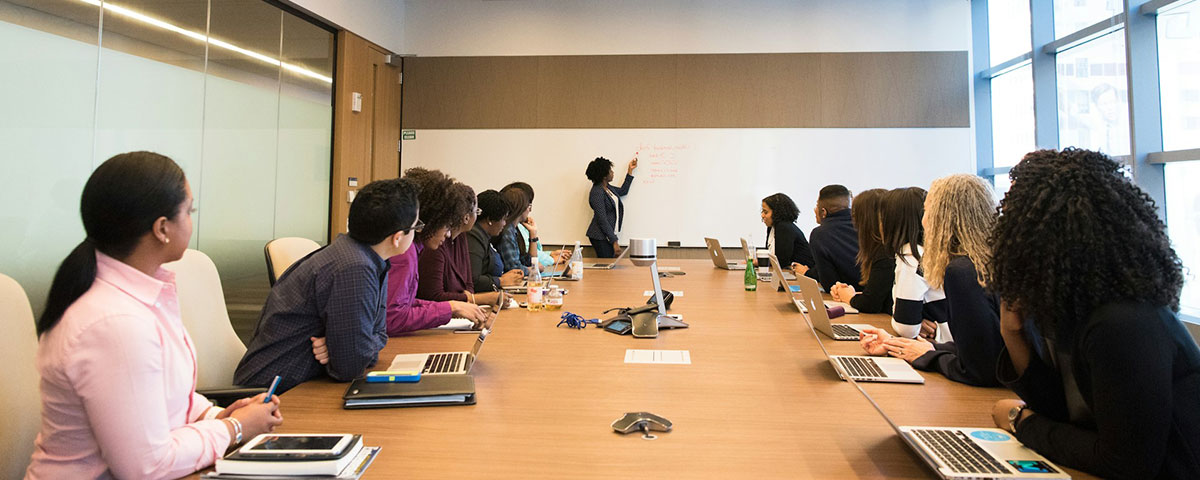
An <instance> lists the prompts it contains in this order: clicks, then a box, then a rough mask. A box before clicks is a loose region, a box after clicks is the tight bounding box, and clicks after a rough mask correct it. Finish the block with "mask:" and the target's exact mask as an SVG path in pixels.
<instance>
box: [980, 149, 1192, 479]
mask: <svg viewBox="0 0 1200 480" xmlns="http://www.w3.org/2000/svg"><path fill="white" fill-rule="evenodd" d="M1009 175H1010V178H1012V187H1011V188H1010V189H1009V191H1008V194H1007V195H1006V196H1005V197H1004V200H1003V201H1002V202H1001V203H1000V212H1001V213H1000V218H999V220H998V221H997V223H996V228H995V231H994V233H993V234H992V236H991V247H992V248H991V250H992V263H991V268H990V271H989V274H988V275H989V280H988V283H989V284H990V285H991V286H992V288H994V289H995V290H996V292H997V294H998V295H999V297H1000V299H1001V300H1002V302H1003V304H1002V305H1003V306H1002V313H1001V319H1000V326H1001V327H1000V329H1001V334H1002V335H1003V338H1004V344H1005V346H1006V347H1007V348H1006V350H1004V351H1003V352H1002V356H1001V357H1000V362H999V363H1000V364H999V367H998V370H997V376H998V377H999V379H1000V380H1001V381H1002V382H1004V384H1006V385H1008V386H1009V387H1010V388H1012V389H1013V391H1014V392H1016V393H1017V395H1019V396H1020V397H1021V399H1022V400H1023V401H1021V400H1001V401H999V402H997V403H996V406H995V407H994V408H993V411H992V416H993V419H994V421H995V422H996V425H997V426H999V427H1001V428H1005V429H1008V430H1009V431H1012V432H1013V433H1014V434H1015V435H1016V437H1017V439H1019V440H1020V441H1021V442H1022V443H1024V444H1025V445H1026V446H1028V447H1030V448H1032V449H1034V450H1036V451H1038V452H1039V453H1041V454H1043V455H1045V456H1046V457H1047V458H1049V459H1051V460H1053V461H1055V462H1058V463H1061V464H1063V465H1066V466H1069V467H1073V468H1078V469H1080V470H1083V471H1086V472H1089V473H1091V474H1094V475H1099V476H1102V477H1106V478H1109V477H1111V478H1200V408H1198V407H1200V400H1197V399H1200V349H1198V348H1197V347H1196V344H1195V343H1194V342H1193V341H1192V339H1191V336H1190V335H1189V334H1188V332H1187V330H1185V328H1184V326H1183V324H1182V323H1180V321H1179V319H1178V318H1177V317H1176V312H1177V311H1178V309H1179V294H1180V289H1181V288H1182V286H1183V275H1182V272H1181V264H1180V262H1179V257H1177V256H1176V255H1175V251H1174V250H1172V249H1171V244H1170V240H1169V239H1168V238H1167V234H1166V231H1165V227H1164V225H1163V222H1162V220H1161V219H1160V218H1159V217H1158V214H1157V212H1156V210H1155V205H1154V202H1153V200H1151V199H1150V197H1149V196H1148V195H1146V194H1145V193H1144V192H1142V191H1141V190H1140V189H1139V188H1138V187H1137V186H1135V185H1134V184H1133V183H1132V182H1131V181H1130V180H1129V179H1128V178H1127V177H1125V175H1124V174H1123V173H1122V172H1121V167H1120V165H1118V164H1117V163H1116V162H1114V161H1112V160H1110V159H1109V158H1108V157H1106V156H1105V155H1104V154H1101V153H1097V152H1092V151H1087V150H1080V149H1074V148H1068V149H1066V150H1063V151H1062V152H1058V151H1054V150H1039V151H1036V152H1032V153H1030V154H1028V155H1026V156H1025V158H1024V159H1022V160H1021V163H1019V164H1017V166H1015V167H1013V168H1012V171H1011V172H1010V173H1009Z"/></svg>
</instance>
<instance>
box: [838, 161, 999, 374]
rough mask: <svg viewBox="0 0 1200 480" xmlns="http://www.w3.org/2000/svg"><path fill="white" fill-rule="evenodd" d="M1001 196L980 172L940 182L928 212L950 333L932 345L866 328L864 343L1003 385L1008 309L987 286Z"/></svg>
mask: <svg viewBox="0 0 1200 480" xmlns="http://www.w3.org/2000/svg"><path fill="white" fill-rule="evenodd" d="M993 198H994V197H993V196H992V187H991V185H990V184H988V183H987V181H985V180H984V179H982V178H979V177H977V176H975V175H967V174H958V175H950V176H948V177H942V178H939V179H937V180H934V181H933V185H931V186H930V188H929V195H928V196H927V197H926V198H925V202H924V212H925V213H924V215H923V216H922V217H921V224H922V226H923V227H924V231H925V251H924V255H923V256H922V257H921V260H920V266H921V270H922V271H923V273H924V275H923V278H924V281H925V282H927V283H928V288H929V289H931V290H936V291H941V292H943V293H944V295H945V300H944V301H942V302H941V303H942V304H944V305H945V312H946V317H945V321H944V322H941V323H939V325H938V328H939V330H942V329H945V330H946V331H944V332H940V333H941V335H939V340H940V341H937V342H929V341H927V340H925V339H924V338H917V339H910V338H904V337H892V336H891V335H889V334H888V333H887V332H884V331H883V330H881V329H864V331H863V332H862V333H863V338H862V340H861V344H862V346H863V348H864V349H865V350H866V351H867V352H868V353H870V354H872V355H891V356H893V357H898V358H902V359H904V360H906V361H908V362H909V363H911V364H912V365H913V367H916V368H918V369H921V370H926V371H935V372H939V373H941V374H942V375H945V376H946V378H948V379H950V380H954V381H956V382H961V383H966V384H968V385H976V386H994V385H998V384H999V382H997V381H996V375H995V372H996V359H997V358H999V356H1000V350H1001V349H1002V348H1003V347H1004V342H1003V340H1001V338H1000V326H999V324H1000V310H999V305H998V304H997V302H996V297H995V296H994V295H992V294H991V293H989V292H988V291H986V290H985V289H984V283H983V279H984V278H985V276H986V274H987V270H988V261H989V259H990V258H991V255H990V253H989V250H988V244H987V242H988V236H989V235H991V233H992V226H993V225H995V223H996V204H995V200H994V199H993ZM897 301H900V300H899V299H897ZM899 309H900V308H898V310H899ZM910 328H912V327H910ZM898 331H899V330H898Z"/></svg>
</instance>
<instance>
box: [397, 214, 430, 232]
mask: <svg viewBox="0 0 1200 480" xmlns="http://www.w3.org/2000/svg"><path fill="white" fill-rule="evenodd" d="M424 229H425V222H422V221H421V219H419V218H418V219H417V223H414V224H413V226H411V227H409V228H402V229H400V231H401V232H408V231H411V232H413V233H421V230H424Z"/></svg>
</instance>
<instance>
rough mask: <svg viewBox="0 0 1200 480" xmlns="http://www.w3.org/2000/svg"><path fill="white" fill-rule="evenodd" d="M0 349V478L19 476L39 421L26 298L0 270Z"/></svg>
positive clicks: (31, 327)
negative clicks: (0, 327)
mask: <svg viewBox="0 0 1200 480" xmlns="http://www.w3.org/2000/svg"><path fill="white" fill-rule="evenodd" d="M0 319H4V324H5V329H4V330H5V331H4V335H0V351H3V352H4V356H5V363H7V368H6V370H7V373H8V374H7V375H6V378H5V385H4V388H2V389H0V465H2V467H0V478H21V477H23V476H25V467H27V466H29V456H30V455H32V454H33V439H34V438H36V437H37V433H38V429H39V428H40V427H41V424H42V416H41V411H42V399H41V397H40V396H39V394H38V391H39V390H38V371H37V367H36V363H35V362H36V358H37V346H38V337H37V333H36V332H37V330H36V328H35V327H34V321H33V309H31V308H30V307H29V298H28V297H26V296H25V290H24V289H22V288H21V285H19V284H17V282H16V280H13V279H12V278H9V277H7V276H5V275H3V274H0Z"/></svg>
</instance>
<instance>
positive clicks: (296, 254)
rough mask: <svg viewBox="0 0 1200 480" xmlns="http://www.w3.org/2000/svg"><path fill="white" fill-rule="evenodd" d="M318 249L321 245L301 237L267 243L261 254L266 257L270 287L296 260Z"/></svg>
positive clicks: (278, 239)
mask: <svg viewBox="0 0 1200 480" xmlns="http://www.w3.org/2000/svg"><path fill="white" fill-rule="evenodd" d="M318 248H321V245H319V244H317V242H314V241H312V240H309V239H307V238H301V237H283V238H276V239H274V240H271V241H269V242H267V245H266V246H265V247H263V254H264V255H265V256H266V257H267V280H269V281H270V282H271V286H275V281H276V280H279V276H280V275H283V272H286V271H287V269H288V267H290V266H292V264H293V263H296V260H299V259H301V258H304V256H305V255H308V254H310V253H312V252H313V251H315V250H316V249H318Z"/></svg>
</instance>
